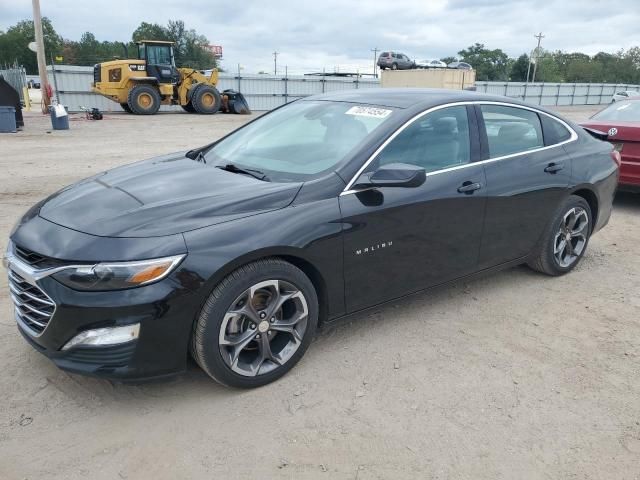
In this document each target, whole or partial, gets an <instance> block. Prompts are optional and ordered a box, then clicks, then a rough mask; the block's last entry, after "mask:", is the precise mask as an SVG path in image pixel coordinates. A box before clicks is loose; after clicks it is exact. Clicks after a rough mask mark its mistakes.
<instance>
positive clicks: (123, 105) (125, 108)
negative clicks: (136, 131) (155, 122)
mask: <svg viewBox="0 0 640 480" xmlns="http://www.w3.org/2000/svg"><path fill="white" fill-rule="evenodd" d="M120 106H121V107H122V109H123V110H124V111H125V112H127V113H133V112H132V111H131V109H130V108H129V104H128V103H121V104H120Z"/></svg>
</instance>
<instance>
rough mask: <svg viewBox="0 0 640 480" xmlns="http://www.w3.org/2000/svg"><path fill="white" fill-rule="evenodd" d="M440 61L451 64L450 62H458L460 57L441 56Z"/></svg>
mask: <svg viewBox="0 0 640 480" xmlns="http://www.w3.org/2000/svg"><path fill="white" fill-rule="evenodd" d="M440 61H441V62H444V63H446V64H447V65H449V64H450V63H453V62H457V61H458V59H457V58H456V57H444V58H441V59H440Z"/></svg>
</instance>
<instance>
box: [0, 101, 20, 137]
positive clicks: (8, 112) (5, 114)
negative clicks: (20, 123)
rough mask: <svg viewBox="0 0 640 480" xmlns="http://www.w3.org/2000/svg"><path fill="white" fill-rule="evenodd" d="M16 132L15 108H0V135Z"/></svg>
mask: <svg viewBox="0 0 640 480" xmlns="http://www.w3.org/2000/svg"><path fill="white" fill-rule="evenodd" d="M15 131H16V109H15V107H5V106H0V133H14V132H15Z"/></svg>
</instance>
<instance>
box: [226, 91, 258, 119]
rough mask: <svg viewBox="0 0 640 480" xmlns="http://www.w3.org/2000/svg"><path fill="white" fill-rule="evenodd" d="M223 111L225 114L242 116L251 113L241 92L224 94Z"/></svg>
mask: <svg viewBox="0 0 640 480" xmlns="http://www.w3.org/2000/svg"><path fill="white" fill-rule="evenodd" d="M222 98H223V102H222V110H223V111H224V112H225V113H237V114H241V115H248V114H250V113H251V109H250V108H249V104H248V103H247V100H246V99H245V98H244V96H243V95H242V94H241V93H240V92H236V91H235V90H231V89H229V90H225V91H224V92H222Z"/></svg>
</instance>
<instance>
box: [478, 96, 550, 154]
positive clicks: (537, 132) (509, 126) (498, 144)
mask: <svg viewBox="0 0 640 480" xmlns="http://www.w3.org/2000/svg"><path fill="white" fill-rule="evenodd" d="M480 109H481V111H482V117H483V118H484V124H485V128H486V132H487V140H488V143H489V157H490V158H496V157H502V156H505V155H511V154H514V153H521V152H522V153H524V152H526V151H528V150H533V149H536V148H541V147H544V139H543V136H542V126H541V124H540V118H538V114H537V113H536V112H533V111H531V110H525V109H524V108H518V107H504V106H501V105H481V106H480Z"/></svg>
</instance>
